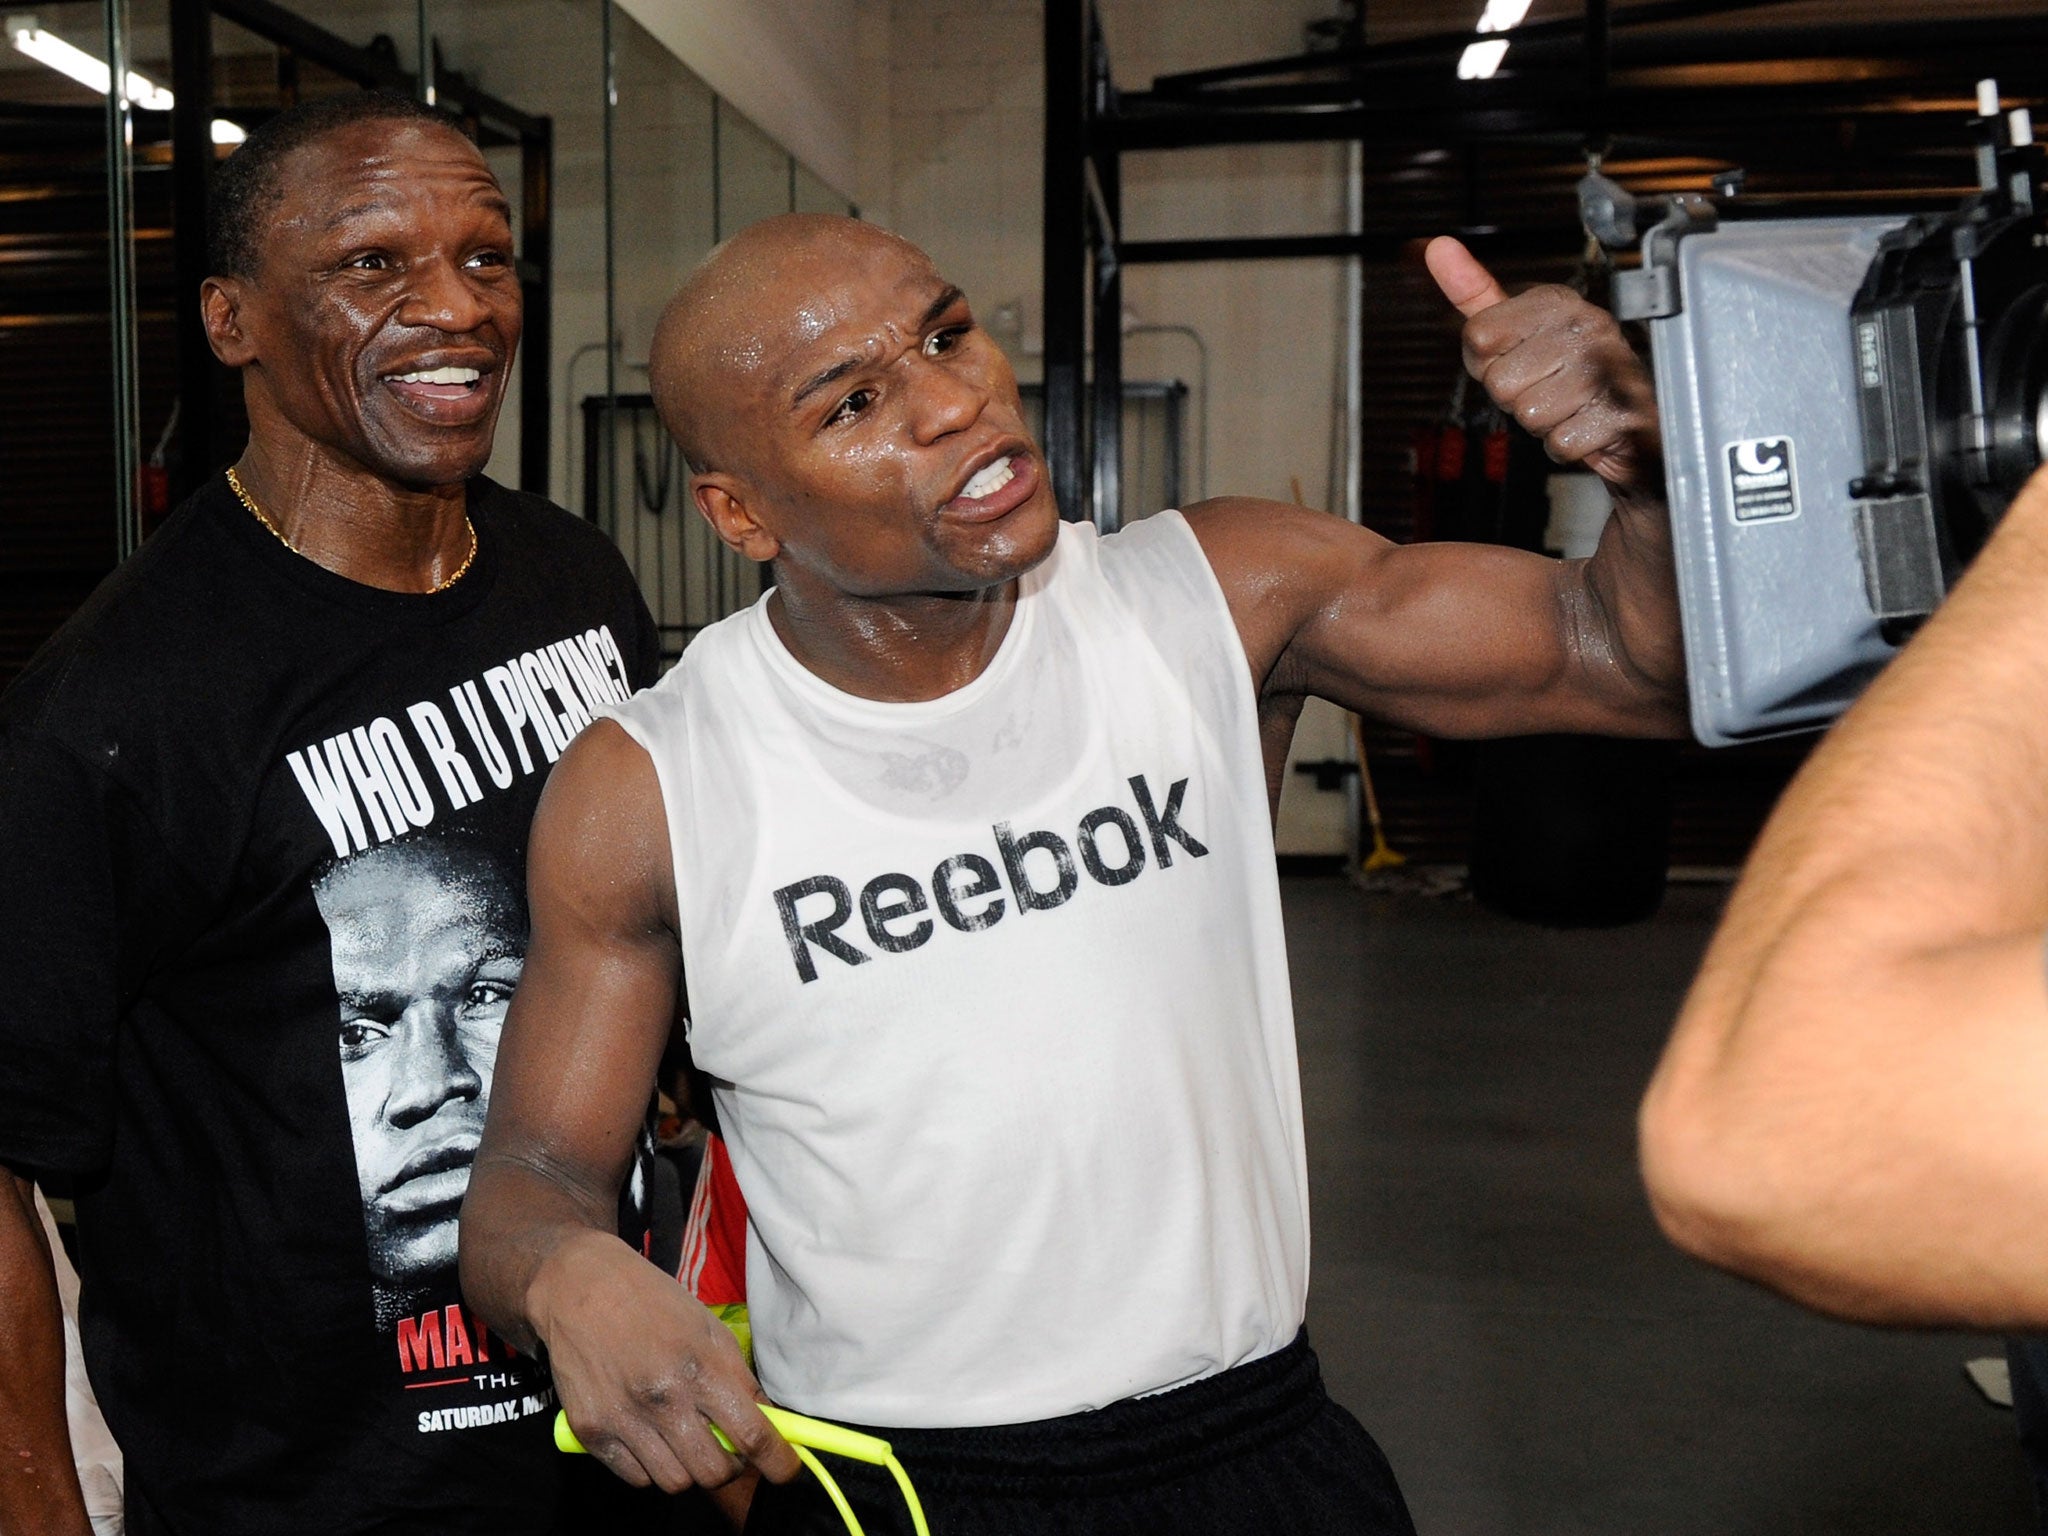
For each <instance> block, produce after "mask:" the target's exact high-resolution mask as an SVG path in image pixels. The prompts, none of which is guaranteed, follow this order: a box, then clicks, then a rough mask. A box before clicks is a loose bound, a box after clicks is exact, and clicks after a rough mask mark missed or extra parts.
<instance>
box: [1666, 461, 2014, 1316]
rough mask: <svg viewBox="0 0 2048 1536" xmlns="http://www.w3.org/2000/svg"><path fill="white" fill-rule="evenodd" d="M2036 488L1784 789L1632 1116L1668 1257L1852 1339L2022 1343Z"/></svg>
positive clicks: (2007, 518) (2010, 514)
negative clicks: (1887, 1333) (1723, 1272)
mask: <svg viewBox="0 0 2048 1536" xmlns="http://www.w3.org/2000/svg"><path fill="white" fill-rule="evenodd" d="M2044 592H2048V477H2044V475H2041V474H2037V475H2036V476H2035V477H2034V479H2033V481H2032V482H2031V484H2029V486H2028V487H2027V489H2026V490H2025V491H2024V492H2023V493H2022V495H2021V496H2020V498H2019V500H2018V501H2016V502H2015V503H2014V505H2013V508H2012V510H2011V511H2010V512H2009V513H2008V514H2007V516H2006V519H2005V522H2004V524H2003V526H2002V527H2001V528H2000V529H1999V531H1998V533H1997V535H1996V537H1995V538H1994V539H1993V540H1992V541H1991V543H1990V544H1989V546H1988V547H1987V548H1986V549H1985V551H1984V553H1983V554H1982V556H1980V557H1979V559H1978V561H1977V563H1976V566H1975V567H1974V568H1973V569H1972V570H1971V571H1970V573H1969V574H1968V576H1967V577H1966V578H1965V579H1964V580H1963V582H1962V583H1961V584H1960V585H1959V586H1958V587H1957V589H1956V592H1955V594H1954V596H1953V597H1951V598H1950V599H1949V600H1948V601H1947V602H1946V603H1944V604H1943V605H1942V607H1941V609H1940V611H1939V612H1938V613H1936V614H1935V616H1934V618H1933V619H1932V620H1931V621H1930V622H1929V623H1928V625H1927V627H1926V629H1925V630H1924V631H1923V632H1922V633H1921V634H1920V635H1919V637H1918V638H1916V639H1915V640H1914V641H1913V643H1912V644H1911V645H1909V646H1907V647H1906V649H1905V651H1904V652H1903V653H1902V654H1901V655H1900V656H1899V657H1898V659H1897V660H1896V661H1895V662H1894V663H1893V664H1892V665H1891V666H1890V667H1889V668H1887V669H1886V670H1885V672H1884V673H1883V675H1882V676H1880V677H1879V678H1878V680H1877V682H1876V683H1875V684H1874V685H1873V686H1872V687H1871V689H1870V691H1869V693H1868V694H1867V695H1866V696H1865V697H1864V698H1863V699H1862V700H1861V701H1860V702H1859V703H1858V704H1857V705H1856V706H1855V707H1854V708H1853V709H1851V710H1850V711H1849V713H1848V714H1847V715H1845V716H1844V717H1843V719H1842V721H1841V723H1840V724H1839V725H1837V726H1836V727H1835V729H1834V732H1833V734H1831V735H1830V736H1829V738H1828V739H1827V741H1826V742H1824V743H1823V744H1822V745H1821V747H1820V749H1819V750H1818V751H1817V752H1815V753H1814V755H1813V757H1812V758H1811V759H1810V760H1809V762H1808V763H1807V765H1806V767H1805V768H1804V769H1803V770H1802V771H1801V772H1800V775H1799V777H1798V778H1797V779H1796V780H1794V782H1793V785H1792V787H1791V789H1790V790H1788V791H1787V792H1786V795H1785V798H1784V800H1783V801H1782V802H1781V803H1780V804H1779V807H1778V809H1777V811H1776V813H1775V814H1774V815H1773V816H1772V817H1771V821H1770V824H1769V825H1768V826H1767V827H1766V828H1765V829H1764V835H1763V837H1762V839H1761V840H1760V841H1759V842H1758V844H1757V848H1756V852H1755V854H1754V855H1753V856H1752V857H1751V859H1750V863H1749V867H1748V869H1747V870H1746V871H1745V872H1744V874H1743V877H1742V882H1741V884H1740V885H1738V886H1737V887H1736V891H1735V895H1734V897H1733V899H1732V900H1731V902H1730V904H1729V908H1728V913H1727V916H1726V918H1725V919H1724V921H1723V922H1722V925H1721V929H1720V932H1719V933H1718V934H1716V935H1715V938H1714V942H1713V945H1712V947H1711V948H1710V949H1709V950H1708V952H1707V958H1706V963H1705V965H1704V966H1703V968H1702V969H1701V971H1700V975H1699V979H1698V980H1697V981H1696V982H1695V983H1694V985H1693V989H1692V993H1691V995H1690V996H1689V997H1688V998H1687V999H1686V1004H1685V1010H1684V1013H1683V1014H1682V1016H1681V1017H1680V1019H1679V1022H1678V1028H1677V1031H1676V1033H1675V1034H1674V1035H1673V1036H1672V1039H1671V1043H1670V1046H1669V1048H1668V1049H1667V1051H1666V1052H1665V1056H1664V1060H1663V1063H1662V1064H1661V1065H1660V1066H1659V1067H1658V1069H1657V1075H1656V1078H1655V1080H1654V1081H1653V1082H1652V1083H1651V1085H1650V1091H1649V1095H1648V1098H1647V1099H1646V1100H1645V1102H1644V1105H1643V1115H1642V1153H1643V1171H1644V1174H1645V1176H1646V1177H1647V1179H1648V1182H1649V1187H1650V1194H1651V1197H1652V1200H1653V1202H1654V1203H1655V1205H1656V1208H1657V1213H1658V1216H1659V1217H1660V1218H1661V1220H1662V1221H1663V1223H1664V1227H1665V1230H1666V1231H1667V1232H1669V1233H1670V1234H1671V1236H1672V1237H1673V1238H1674V1239H1675V1240H1676V1241H1677V1242H1678V1243H1679V1244H1680V1245H1681V1246H1683V1247H1686V1248H1688V1249H1690V1250H1692V1251H1693V1252H1694V1253H1697V1254H1699V1255H1700V1256H1701V1257H1703V1258H1706V1259H1708V1260H1711V1261H1712V1262H1714V1263H1716V1264H1721V1265H1724V1266H1726V1267H1728V1268H1731V1269H1736V1270H1739V1271H1741V1272H1743V1273H1745V1274H1747V1275H1750V1276H1752V1277H1753V1278H1756V1279H1759V1280H1762V1281H1764V1282H1766V1283H1767V1284H1769V1285H1772V1286H1774V1287H1776V1288H1777V1289H1779V1290H1782V1291H1784V1292H1785V1293H1786V1294H1788V1295H1790V1296H1793V1297H1795V1298H1797V1299H1798V1300H1800V1301H1804V1302H1806V1303H1808V1304H1810V1305H1813V1306H1816V1307H1821V1308H1824V1309H1826V1310H1828V1311H1831V1312H1838V1313H1841V1314H1844V1315H1846V1316H1850V1317H1856V1318H1862V1319H1866V1320H1870V1321H1877V1322H1917V1323H1959V1324H1969V1325H1975V1326H1983V1327H1998V1328H2013V1329H2039V1328H2041V1327H2044V1326H2048V1260H2044V1257H2043V1254H2042V1249H2041V1234H2042V1232H2043V1230H2044V1229H2048V981H2044V978H2043V964H2044V958H2043V934H2044V930H2048V604H2044V603H2043V602H2042V594H2043V593H2044Z"/></svg>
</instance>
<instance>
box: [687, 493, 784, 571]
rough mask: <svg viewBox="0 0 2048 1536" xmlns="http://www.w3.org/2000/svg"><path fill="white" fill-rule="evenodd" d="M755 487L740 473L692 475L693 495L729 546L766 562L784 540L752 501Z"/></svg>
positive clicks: (712, 528)
mask: <svg viewBox="0 0 2048 1536" xmlns="http://www.w3.org/2000/svg"><path fill="white" fill-rule="evenodd" d="M752 494H753V492H752V487H750V486H749V485H747V483H746V482H745V481H744V480H741V479H740V478H739V477H738V476H737V475H729V474H726V473H725V472H724V471H722V470H716V469H714V470H710V471H708V472H706V473H704V474H701V475H694V476H692V477H691V479H690V498H691V500H693V501H695V502H696V503H697V510H698V511H699V512H701V513H702V514H703V515H704V521H705V522H707V523H709V524H710V525H711V531H712V532H713V533H715V534H717V535H718V537H719V539H720V540H721V541H722V542H723V543H724V544H725V546H726V547H727V548H728V549H731V550H733V551H735V552H736V553H738V554H741V555H744V556H745V557H746V558H747V559H749V560H754V561H758V562H760V563H761V564H763V565H765V564H767V562H769V561H770V560H773V559H774V558H775V557H776V556H777V555H778V554H780V553H781V552H782V541H781V540H780V539H778V538H776V537H775V535H774V534H772V533H770V532H769V531H768V530H767V529H766V528H764V527H762V526H761V523H760V522H759V520H758V519H756V518H755V516H754V512H753V508H752V506H751V505H750V504H749V503H750V500H751V498H752Z"/></svg>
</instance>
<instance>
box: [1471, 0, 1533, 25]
mask: <svg viewBox="0 0 2048 1536" xmlns="http://www.w3.org/2000/svg"><path fill="white" fill-rule="evenodd" d="M1528 14H1529V0H1486V10H1485V12H1484V13H1483V14H1482V15H1481V16H1480V18H1479V28H1478V30H1479V31H1481V32H1506V31H1509V30H1511V29H1513V28H1515V27H1519V26H1520V25H1521V24H1522V18H1523V17H1524V16H1527V15H1528Z"/></svg>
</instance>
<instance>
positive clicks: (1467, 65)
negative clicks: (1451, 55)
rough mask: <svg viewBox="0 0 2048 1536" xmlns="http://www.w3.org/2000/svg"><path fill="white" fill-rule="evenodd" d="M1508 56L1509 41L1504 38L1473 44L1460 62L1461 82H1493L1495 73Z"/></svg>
mask: <svg viewBox="0 0 2048 1536" xmlns="http://www.w3.org/2000/svg"><path fill="white" fill-rule="evenodd" d="M1507 56H1508V40H1507V39H1506V38H1504V37H1496V38H1492V39H1489V40H1488V41H1486V42H1483V43H1472V44H1470V45H1469V46H1468V47H1467V48H1466V49H1465V52H1464V54H1463V56H1462V57H1460V58H1459V60H1458V78H1459V79H1460V80H1491V79H1492V78H1493V76H1494V71H1496V70H1498V69H1499V68H1500V61H1501V60H1502V59H1504V58H1506V57H1507Z"/></svg>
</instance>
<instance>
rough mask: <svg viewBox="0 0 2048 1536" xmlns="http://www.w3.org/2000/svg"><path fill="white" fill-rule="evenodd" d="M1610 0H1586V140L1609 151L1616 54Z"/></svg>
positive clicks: (1592, 145) (1591, 144) (1595, 146)
mask: <svg viewBox="0 0 2048 1536" xmlns="http://www.w3.org/2000/svg"><path fill="white" fill-rule="evenodd" d="M1609 21H1610V17H1609V15H1608V9H1607V0H1586V142H1587V145H1588V147H1589V148H1598V149H1600V150H1601V151H1602V152H1603V153H1604V152H1605V141H1606V138H1607V73H1608V65H1609V64H1610V63H1611V62H1612V56H1613V30H1612V28H1611V27H1610V26H1609Z"/></svg>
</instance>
